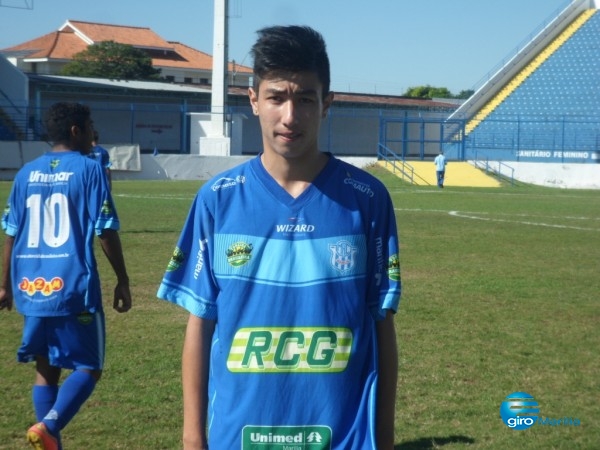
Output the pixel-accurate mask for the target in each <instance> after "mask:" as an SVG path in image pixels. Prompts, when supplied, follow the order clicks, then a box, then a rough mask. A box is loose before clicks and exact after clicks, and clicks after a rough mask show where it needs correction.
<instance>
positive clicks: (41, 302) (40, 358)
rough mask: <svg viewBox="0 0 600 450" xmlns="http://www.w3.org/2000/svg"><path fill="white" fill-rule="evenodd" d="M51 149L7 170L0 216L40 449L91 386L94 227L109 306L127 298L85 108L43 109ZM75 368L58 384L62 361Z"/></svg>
mask: <svg viewBox="0 0 600 450" xmlns="http://www.w3.org/2000/svg"><path fill="white" fill-rule="evenodd" d="M45 122H46V130H47V132H48V136H49V139H50V140H51V141H53V147H52V151H50V152H47V153H46V154H44V155H42V156H40V157H39V158H37V159H35V160H34V161H32V162H30V163H27V164H26V165H25V166H23V168H22V169H21V170H20V171H19V172H18V173H17V175H16V176H15V180H14V184H13V186H12V190H11V193H10V196H9V199H8V205H7V207H6V209H5V210H4V214H3V217H2V227H3V228H4V230H5V231H6V234H7V236H6V241H5V246H4V252H3V270H2V279H1V282H2V285H1V288H0V309H5V308H6V309H8V310H10V309H12V305H13V297H14V302H15V305H16V308H17V310H18V311H19V313H21V314H23V315H24V319H25V320H24V328H23V338H22V344H21V347H20V348H19V350H18V353H17V358H18V360H19V361H20V362H30V361H35V367H36V378H35V384H34V386H33V393H32V396H33V405H34V409H35V414H36V417H37V422H38V423H36V424H35V425H33V426H32V427H31V428H30V429H29V430H28V432H27V438H28V440H29V442H30V443H31V445H32V446H33V447H34V448H36V449H38V450H43V449H50V450H52V449H58V448H61V439H60V431H61V430H62V429H63V428H64V427H65V426H66V425H67V423H69V421H70V420H71V419H72V418H73V416H74V415H75V414H76V413H77V411H78V410H79V408H80V407H81V405H82V404H83V403H84V402H85V401H86V400H87V398H88V397H89V396H90V395H91V393H92V391H93V390H94V387H95V386H96V382H97V381H98V380H99V378H100V375H101V373H102V368H103V363H104V349H105V328H104V312H103V308H102V298H101V292H100V279H99V276H98V271H97V266H96V260H95V257H94V251H93V250H94V234H96V235H98V236H99V238H100V244H101V246H102V249H103V251H104V253H105V254H106V256H107V258H108V260H109V261H110V263H111V265H112V268H113V269H114V271H115V273H116V275H117V285H116V287H115V290H114V303H113V307H114V308H115V309H116V310H117V311H118V312H126V311H128V310H129V309H130V308H131V294H130V291H129V279H128V276H127V271H126V268H125V262H124V259H123V252H122V249H121V241H120V238H119V234H118V233H117V230H118V228H119V219H118V216H117V213H116V211H115V209H114V206H113V201H112V198H111V195H110V191H109V188H108V185H107V181H106V177H105V175H104V173H103V169H102V167H100V165H99V164H97V163H96V162H94V161H92V160H91V159H90V158H88V157H87V156H84V155H87V154H88V153H89V151H90V149H91V143H92V133H93V125H92V120H91V117H90V110H89V108H88V107H87V106H83V105H80V104H77V103H57V104H54V105H53V106H52V107H51V108H50V109H49V110H48V112H47V114H46V117H45ZM63 368H65V369H72V370H73V372H72V373H71V374H70V375H69V376H68V377H67V378H66V379H65V380H64V382H63V383H62V385H61V386H60V388H59V386H58V383H59V380H60V375H61V369H63Z"/></svg>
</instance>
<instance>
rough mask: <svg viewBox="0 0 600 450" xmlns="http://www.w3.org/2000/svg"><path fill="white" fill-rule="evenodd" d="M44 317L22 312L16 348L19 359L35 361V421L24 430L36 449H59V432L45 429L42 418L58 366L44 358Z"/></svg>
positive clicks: (55, 387) (50, 402)
mask: <svg viewBox="0 0 600 450" xmlns="http://www.w3.org/2000/svg"><path fill="white" fill-rule="evenodd" d="M47 320H48V319H47V318H44V317H29V316H25V318H24V326H23V338H22V342H21V347H20V348H19V350H18V352H17V360H18V361H20V362H31V361H35V364H36V376H35V383H34V385H33V387H32V393H31V396H32V401H33V407H34V410H35V415H36V419H37V422H38V423H36V424H35V425H33V426H32V427H31V428H30V429H29V430H28V432H27V439H28V441H29V442H30V443H31V445H33V447H34V448H36V449H59V448H60V436H59V435H56V436H55V435H52V434H50V433H49V431H48V430H47V428H46V427H45V425H43V424H42V420H43V418H44V417H45V416H46V415H47V414H48V413H49V412H50V410H51V409H52V406H53V405H54V402H55V401H56V397H57V394H58V382H59V380H60V373H61V369H60V367H56V366H52V365H51V364H50V361H49V360H48V358H47V356H46V355H47V354H48V342H47V334H46V330H47V328H48V323H47Z"/></svg>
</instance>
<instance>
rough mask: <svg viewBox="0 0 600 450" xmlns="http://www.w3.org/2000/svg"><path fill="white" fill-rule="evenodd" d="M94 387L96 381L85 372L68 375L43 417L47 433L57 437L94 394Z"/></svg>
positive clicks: (79, 371) (78, 371)
mask: <svg viewBox="0 0 600 450" xmlns="http://www.w3.org/2000/svg"><path fill="white" fill-rule="evenodd" d="M95 386H96V379H95V378H94V377H92V376H91V375H90V374H89V373H87V372H83V371H81V370H76V371H74V372H73V373H72V374H71V375H69V376H68V377H67V378H66V379H65V381H64V382H63V384H62V386H61V387H60V389H59V390H58V396H57V398H56V402H55V403H54V406H53V407H52V409H51V410H50V412H49V413H48V414H46V417H44V420H43V422H44V424H46V427H47V428H48V431H49V432H50V433H52V434H53V435H55V436H58V435H59V432H60V430H62V429H63V428H64V427H65V426H66V425H67V424H68V423H69V422H70V421H71V419H72V418H73V417H74V416H75V414H77V411H79V408H81V405H83V404H84V403H85V401H86V400H87V399H88V398H89V396H90V395H91V394H92V392H94V387H95Z"/></svg>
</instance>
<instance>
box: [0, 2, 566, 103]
mask: <svg viewBox="0 0 600 450" xmlns="http://www.w3.org/2000/svg"><path fill="white" fill-rule="evenodd" d="M213 1H214V0H160V1H159V0H100V1H94V2H91V1H90V2H87V1H83V0H0V49H2V48H7V47H11V46H14V45H17V44H21V43H23V42H26V41H28V40H32V39H35V38H37V37H40V36H42V35H44V34H47V33H50V32H53V31H56V30H58V28H60V27H61V26H62V25H63V24H64V23H65V22H66V21H67V20H78V21H88V22H99V23H107V24H115V25H127V26H139V27H147V28H151V29H152V30H153V31H155V32H156V33H157V34H158V35H160V36H161V37H162V38H164V39H166V40H168V41H179V42H181V43H184V44H186V45H188V46H190V47H193V48H195V49H197V50H201V51H203V52H206V53H209V54H212V53H213V44H212V42H213V13H214V7H213ZM569 3H570V0H368V1H364V0H229V15H230V20H229V55H228V56H229V60H235V61H236V63H238V64H243V65H247V66H251V65H252V61H251V58H250V56H249V50H250V47H251V46H252V44H253V43H254V41H255V40H256V31H257V30H259V29H260V28H263V27H265V26H270V25H291V24H294V25H309V26H311V27H313V28H315V29H316V30H318V31H319V32H321V33H322V34H323V36H324V38H325V41H326V43H327V49H328V52H329V59H330V65H331V79H332V81H331V88H332V90H334V91H338V92H360V93H367V94H381V95H402V94H403V93H404V92H406V90H407V89H409V88H410V87H414V86H424V85H430V86H434V87H445V88H447V89H449V90H450V92H451V93H453V94H458V93H460V92H461V91H463V90H468V89H473V88H475V87H477V86H478V85H479V84H480V83H481V82H482V81H483V80H485V79H486V77H487V76H489V75H490V73H491V72H492V71H493V70H494V69H497V68H498V67H499V65H500V64H502V62H503V61H506V60H507V58H509V57H510V55H512V54H514V53H515V52H516V51H517V50H518V49H519V48H521V47H522V46H523V45H524V44H525V43H526V41H527V39H528V38H530V37H532V36H533V34H534V33H536V32H538V31H540V30H541V29H542V27H543V26H544V25H545V24H547V23H548V21H549V20H551V19H552V18H553V17H554V16H556V14H557V13H558V12H559V11H560V10H562V9H563V8H564V7H566V6H567V5H568V4H569ZM27 6H29V8H24V7H27Z"/></svg>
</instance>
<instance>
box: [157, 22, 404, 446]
mask: <svg viewBox="0 0 600 450" xmlns="http://www.w3.org/2000/svg"><path fill="white" fill-rule="evenodd" d="M258 36H259V37H258V40H257V41H256V43H255V44H254V46H253V47H252V51H251V54H252V56H253V59H254V86H253V87H252V88H250V89H249V97H250V104H251V106H252V110H253V112H254V114H255V115H256V116H258V119H259V122H260V126H261V130H262V138H263V151H262V152H261V153H260V154H259V155H258V156H257V157H256V158H254V159H252V160H250V161H248V162H246V163H244V164H242V165H240V166H238V167H235V168H233V169H230V170H228V171H226V172H225V173H223V174H220V175H218V176H217V177H215V178H214V179H212V180H210V181H208V182H207V183H205V184H204V185H203V187H202V188H201V189H200V191H199V192H198V195H197V196H196V199H195V201H194V203H193V205H192V207H191V210H190V212H189V215H188V218H187V221H186V223H185V224H184V227H183V230H182V232H181V235H180V238H179V241H178V243H177V246H176V248H175V251H174V253H173V256H172V258H171V260H170V262H169V264H168V267H167V272H166V273H165V275H164V278H163V280H162V283H161V285H160V287H159V290H158V293H157V295H158V297H159V298H162V299H166V300H168V301H170V302H173V303H175V304H178V305H180V306H182V307H184V308H186V309H187V310H188V311H189V312H190V315H189V318H188V323H187V329H186V334H185V339H184V347H183V355H182V379H183V402H184V417H183V444H184V448H185V449H186V450H189V449H207V448H210V449H211V450H230V449H233V448H237V449H250V448H255V447H256V446H257V445H261V444H258V443H264V442H286V443H289V447H290V448H291V447H292V446H294V447H296V445H292V444H297V446H298V448H300V444H302V447H303V448H305V447H308V446H310V448H311V449H315V450H319V449H337V450H342V449H343V450H352V449H354V450H373V449H375V448H377V449H379V450H392V449H393V447H394V414H395V412H394V411H395V399H396V381H397V370H398V355H397V347H396V334H395V327H394V313H395V311H396V310H397V308H398V304H399V299H400V290H401V282H400V264H399V249H398V236H397V229H396V219H395V213H394V208H393V205H392V202H391V198H390V196H389V193H388V192H387V190H386V189H385V187H384V185H383V184H382V183H381V182H380V181H379V180H378V179H376V178H375V177H373V176H372V175H370V174H368V173H367V172H365V171H363V170H362V169H359V168H357V167H355V166H352V165H350V164H347V163H345V162H343V161H341V160H339V159H337V158H335V157H334V156H333V155H332V154H330V153H324V152H321V151H320V150H319V146H318V135H319V129H320V126H321V123H322V121H323V120H324V119H325V118H326V116H327V112H328V109H329V107H330V106H331V103H332V101H333V95H334V94H333V93H332V92H330V90H329V85H330V74H329V59H328V56H327V52H326V48H325V42H324V40H323V38H322V36H321V35H320V34H319V33H318V32H316V31H315V30H313V29H311V28H308V27H302V26H288V27H280V26H275V27H269V28H265V29H262V30H260V31H259V32H258ZM207 428H208V430H207ZM269 439H271V440H269ZM272 439H275V440H272ZM309 444H310V445H309Z"/></svg>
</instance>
